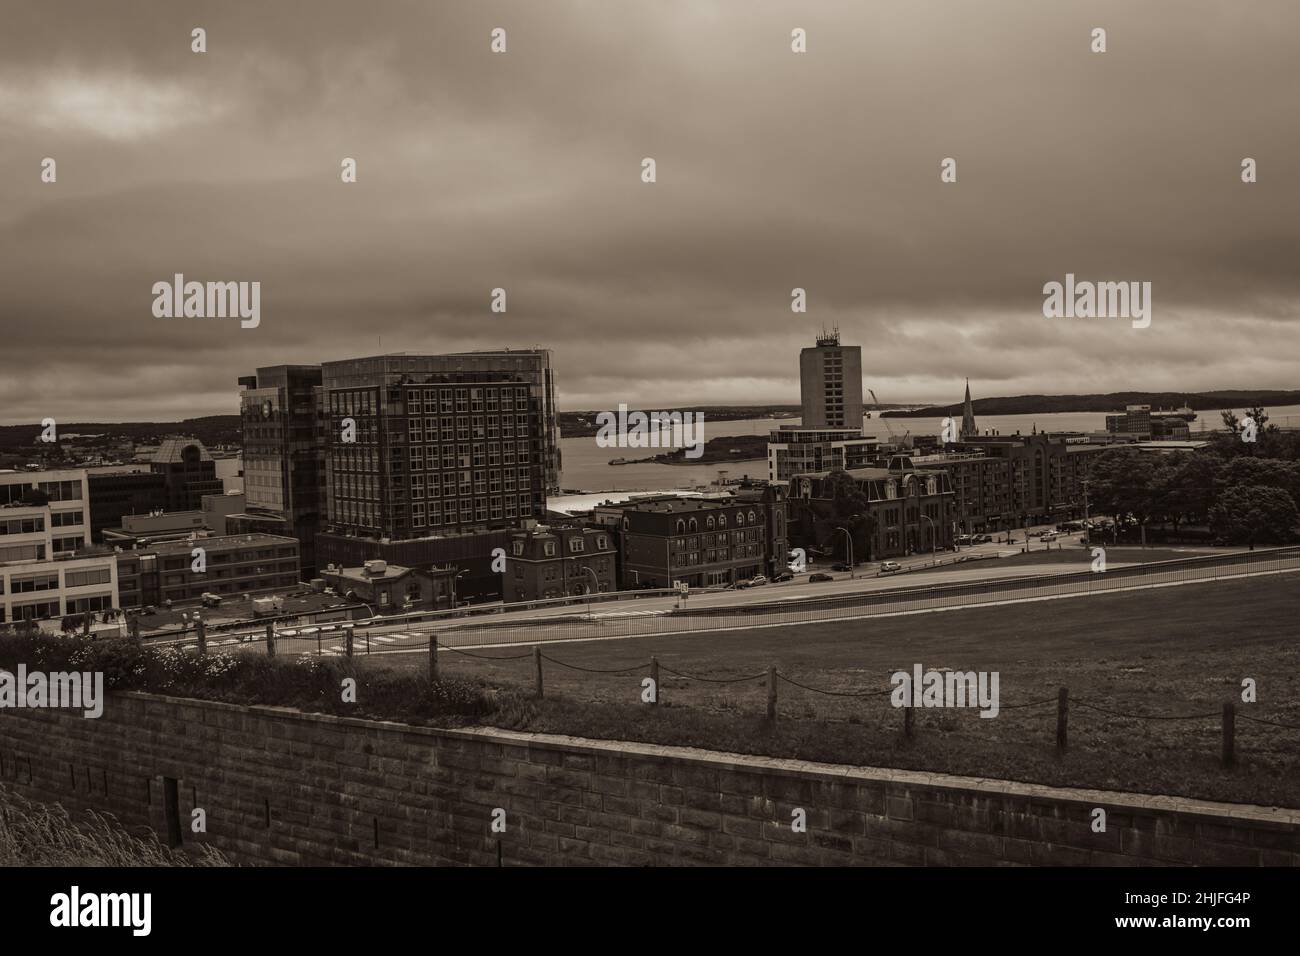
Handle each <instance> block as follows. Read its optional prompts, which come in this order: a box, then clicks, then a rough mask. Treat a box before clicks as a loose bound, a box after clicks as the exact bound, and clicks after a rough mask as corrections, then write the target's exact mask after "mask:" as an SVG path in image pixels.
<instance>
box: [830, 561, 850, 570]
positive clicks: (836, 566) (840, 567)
mask: <svg viewBox="0 0 1300 956" xmlns="http://www.w3.org/2000/svg"><path fill="white" fill-rule="evenodd" d="M831 570H832V571H848V570H850V568H849V566H848V565H847V564H844V563H843V562H841V563H839V564H832V565H831Z"/></svg>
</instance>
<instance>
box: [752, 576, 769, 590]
mask: <svg viewBox="0 0 1300 956" xmlns="http://www.w3.org/2000/svg"><path fill="white" fill-rule="evenodd" d="M766 583H767V578H765V577H763V575H761V574H756V575H754V576H753V577H752V578H750V579H749V585H750V587H755V588H757V587H762V586H763V585H764V584H766Z"/></svg>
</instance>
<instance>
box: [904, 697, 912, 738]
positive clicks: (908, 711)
mask: <svg viewBox="0 0 1300 956" xmlns="http://www.w3.org/2000/svg"><path fill="white" fill-rule="evenodd" d="M913 732H914V725H913V717H912V705H911V704H910V703H909V704H905V705H903V736H904V737H906V738H907V739H908V740H911V739H912V734H913Z"/></svg>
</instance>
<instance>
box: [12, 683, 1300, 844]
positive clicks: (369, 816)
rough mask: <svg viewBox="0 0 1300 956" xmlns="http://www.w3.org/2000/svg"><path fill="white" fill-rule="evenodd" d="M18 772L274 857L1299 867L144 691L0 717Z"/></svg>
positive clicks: (1028, 812)
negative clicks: (98, 712) (497, 816)
mask: <svg viewBox="0 0 1300 956" xmlns="http://www.w3.org/2000/svg"><path fill="white" fill-rule="evenodd" d="M0 780H3V782H4V783H5V784H6V785H7V786H9V787H10V788H12V789H13V790H15V791H16V792H18V793H20V794H23V795H25V796H28V797H30V798H32V799H36V800H41V801H45V802H58V803H61V804H63V805H64V806H65V807H67V808H68V809H69V810H74V811H76V810H82V809H94V810H100V811H104V810H107V811H108V812H110V813H112V814H114V815H115V816H117V817H118V819H119V820H121V821H122V822H123V823H124V824H126V825H128V826H141V825H147V826H149V827H152V828H153V829H154V830H155V831H156V832H157V833H158V834H159V835H160V837H162V838H163V839H168V838H169V837H168V834H169V833H170V834H171V837H170V838H171V839H172V840H175V839H176V838H178V837H179V838H180V839H181V840H182V841H183V843H184V844H185V845H186V846H190V845H193V844H196V843H199V842H204V841H206V842H209V843H211V844H213V845H215V846H217V847H219V848H221V849H222V850H224V851H226V852H227V853H228V854H229V855H230V856H231V857H232V859H235V860H237V861H239V862H252V863H263V864H307V865H337V864H369V865H373V864H472V865H481V866H495V865H497V864H498V862H500V863H502V864H504V865H507V866H513V865H525V864H526V865H560V864H579V865H602V864H627V865H661V864H718V865H755V864H808V865H844V864H859V865H862V864H865V865H899V864H903V865H950V864H985V865H986V864H1050V865H1137V864H1214V865H1250V866H1259V865H1264V866H1295V865H1297V864H1300V811H1294V810H1279V809H1273V808H1265V807H1251V806H1242V805H1230V804H1219V803H1210V802H1206V801H1193V800H1186V799H1181V798H1173V797H1148V796H1142V795H1137V794H1122V793H1113V792H1103V791H1086V790H1073V789H1060V788H1052V787H1042V786H1035V785H1028V784H1017V783H1011V782H1007V781H1000V780H984V779H976V778H969V777H954V776H947V775H943V774H926V773H916V772H910V771H898V770H879V769H870V768H850V767H840V766H833V765H827V764H814V763H808V762H804V761H796V760H777V759H771V758H762V757H748V756H740V755H734V754H719V753H713V752H710V751H703V750H694V749H690V748H684V747H659V746H653V745H647V744H634V743H624V742H611V741H597V740H583V739H577V738H568V737H555V736H545V735H538V734H522V733H511V732H507V731H500V730H487V729H475V730H432V729H425V728H413V727H408V726H406V725H401V724H392V723H385V722H381V721H367V720H357V719H350V718H338V717H329V716H319V715H304V714H301V713H298V712H297V711H292V710H287V709H283V708H276V707H244V706H236V705H231V704H218V703H208V702H199V701H191V700H179V699H175V698H168V697H162V696H158V695H153V694H139V693H130V694H116V695H112V696H110V698H109V700H108V701H107V704H106V708H105V712H104V716H103V717H101V718H99V719H98V720H87V719H84V718H82V717H81V716H79V714H76V713H74V712H64V711H54V710H5V711H0ZM169 804H170V807H171V808H174V809H171V810H170V812H169ZM195 807H198V808H201V809H202V810H203V811H204V813H205V814H206V827H207V832H206V833H205V834H196V833H194V832H192V826H191V824H192V820H193V816H192V810H193V809H194V808H195ZM1097 807H1100V808H1102V809H1104V810H1105V811H1106V814H1107V821H1106V823H1107V826H1106V831H1105V832H1104V833H1095V832H1093V830H1092V827H1091V826H1090V822H1091V820H1092V819H1093V810H1094V808H1097ZM498 809H500V810H502V811H504V825H505V832H504V833H494V832H493V831H492V822H493V815H494V811H495V810H498ZM798 809H802V810H803V811H804V817H805V818H806V824H807V829H806V832H796V831H795V830H794V829H793V828H792V822H793V821H794V819H795V817H796V814H795V811H796V810H798ZM169 818H170V819H169Z"/></svg>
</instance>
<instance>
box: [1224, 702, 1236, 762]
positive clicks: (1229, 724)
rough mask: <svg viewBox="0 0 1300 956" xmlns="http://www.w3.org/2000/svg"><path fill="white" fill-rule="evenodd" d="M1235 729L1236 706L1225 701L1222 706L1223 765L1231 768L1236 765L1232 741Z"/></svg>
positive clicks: (1234, 743)
mask: <svg viewBox="0 0 1300 956" xmlns="http://www.w3.org/2000/svg"><path fill="white" fill-rule="evenodd" d="M1236 729H1237V705H1236V704H1234V703H1233V702H1232V701H1226V702H1225V703H1224V705H1223V765H1224V766H1225V767H1231V766H1232V765H1233V764H1234V763H1236V760H1237V755H1236V753H1235V752H1234V749H1235V745H1236V741H1235V740H1234V739H1233V737H1234V735H1235V734H1236Z"/></svg>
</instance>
